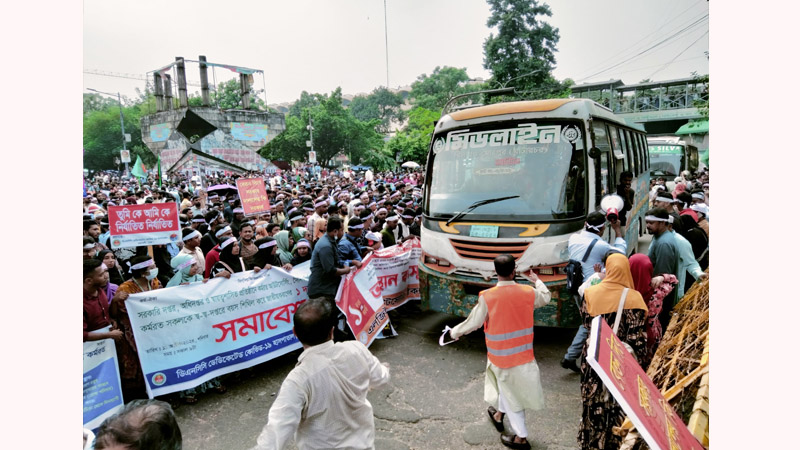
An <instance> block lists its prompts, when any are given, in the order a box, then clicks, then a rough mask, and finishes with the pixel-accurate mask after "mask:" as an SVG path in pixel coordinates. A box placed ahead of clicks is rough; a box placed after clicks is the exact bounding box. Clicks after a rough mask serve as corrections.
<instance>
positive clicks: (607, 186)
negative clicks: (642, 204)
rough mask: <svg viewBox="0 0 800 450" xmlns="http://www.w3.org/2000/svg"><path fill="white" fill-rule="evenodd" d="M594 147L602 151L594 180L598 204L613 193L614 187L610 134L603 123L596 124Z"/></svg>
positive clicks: (595, 166)
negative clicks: (605, 196)
mask: <svg viewBox="0 0 800 450" xmlns="http://www.w3.org/2000/svg"><path fill="white" fill-rule="evenodd" d="M594 146H595V147H597V148H598V149H599V150H600V156H598V157H597V158H595V160H594V173H595V176H594V180H595V185H594V186H595V188H594V192H595V198H596V201H597V203H598V204H599V203H600V199H602V198H603V196H604V195H607V194H610V193H611V188H612V187H613V186H614V184H613V182H611V181H610V180H611V177H612V176H613V175H614V174H613V172H612V170H611V158H610V154H611V147H610V146H609V144H608V132H607V131H606V126H605V124H604V123H602V122H596V123H595V124H594Z"/></svg>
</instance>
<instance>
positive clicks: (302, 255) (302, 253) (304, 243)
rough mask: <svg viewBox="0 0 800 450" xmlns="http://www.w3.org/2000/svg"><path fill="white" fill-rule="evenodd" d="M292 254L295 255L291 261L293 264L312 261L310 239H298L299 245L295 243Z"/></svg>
mask: <svg viewBox="0 0 800 450" xmlns="http://www.w3.org/2000/svg"><path fill="white" fill-rule="evenodd" d="M292 255H294V257H293V258H292V262H291V265H292V266H296V265H298V264H302V263H304V262H306V261H311V243H310V242H308V239H300V240H299V241H297V245H295V246H294V250H292Z"/></svg>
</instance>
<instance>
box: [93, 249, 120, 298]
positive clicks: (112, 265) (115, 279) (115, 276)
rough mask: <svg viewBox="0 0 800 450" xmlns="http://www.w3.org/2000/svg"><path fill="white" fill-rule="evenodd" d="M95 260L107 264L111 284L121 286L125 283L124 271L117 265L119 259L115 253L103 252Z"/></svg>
mask: <svg viewBox="0 0 800 450" xmlns="http://www.w3.org/2000/svg"><path fill="white" fill-rule="evenodd" d="M95 258H97V259H99V260H100V261H102V262H103V264H105V266H106V269H108V279H109V281H110V282H111V283H113V284H115V285H117V286H119V285H120V284H122V283H123V282H124V281H125V277H123V276H122V269H121V268H120V267H119V264H117V257H116V256H115V255H114V252H112V251H111V250H108V249H106V250H101V251H100V252H99V253H98V254H97V256H96V257H95ZM109 298H110V297H109Z"/></svg>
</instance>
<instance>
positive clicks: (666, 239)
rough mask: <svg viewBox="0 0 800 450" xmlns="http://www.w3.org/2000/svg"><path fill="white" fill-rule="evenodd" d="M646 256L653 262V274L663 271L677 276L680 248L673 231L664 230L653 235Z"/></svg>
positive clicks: (662, 272)
mask: <svg viewBox="0 0 800 450" xmlns="http://www.w3.org/2000/svg"><path fill="white" fill-rule="evenodd" d="M648 256H649V257H650V261H652V262H653V276H658V275H662V274H665V273H669V274H672V275H675V276H676V277H677V276H678V264H679V263H680V250H679V249H678V243H677V242H676V241H675V235H674V234H673V233H670V232H669V231H665V232H663V233H661V234H660V235H658V236H656V235H653V241H652V242H651V243H650V251H649V252H648Z"/></svg>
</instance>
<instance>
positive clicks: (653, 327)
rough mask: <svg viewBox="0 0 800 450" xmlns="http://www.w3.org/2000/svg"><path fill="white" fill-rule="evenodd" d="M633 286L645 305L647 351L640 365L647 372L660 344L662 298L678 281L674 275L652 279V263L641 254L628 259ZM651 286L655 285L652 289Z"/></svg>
mask: <svg viewBox="0 0 800 450" xmlns="http://www.w3.org/2000/svg"><path fill="white" fill-rule="evenodd" d="M629 263H630V267H631V276H632V278H633V285H634V287H635V288H636V290H637V291H638V292H639V293H640V294H641V295H642V298H643V299H644V300H645V303H646V304H647V322H646V323H645V332H646V334H647V349H646V351H645V354H644V357H643V360H642V361H641V363H640V365H641V366H642V369H644V370H647V367H648V366H649V365H650V361H652V360H653V355H655V353H656V349H657V348H658V344H659V343H660V342H661V335H662V329H661V322H659V321H658V315H659V313H660V312H661V309H662V305H663V302H664V297H666V296H667V295H669V293H670V292H671V291H672V289H673V288H674V287H675V286H676V285H677V284H678V279H677V278H675V276H674V275H670V274H664V275H660V276H659V277H658V278H660V279H657V280H654V277H653V263H652V262H651V261H650V258H649V257H648V256H647V255H645V254H642V253H637V254H635V255H632V256H631V257H630V259H629ZM653 285H657V286H658V287H657V288H654V287H653Z"/></svg>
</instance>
